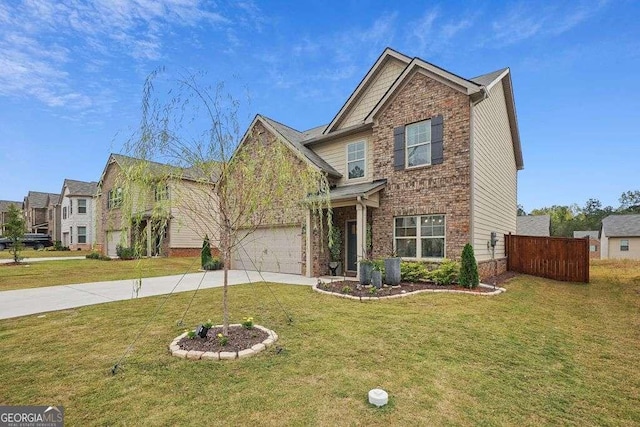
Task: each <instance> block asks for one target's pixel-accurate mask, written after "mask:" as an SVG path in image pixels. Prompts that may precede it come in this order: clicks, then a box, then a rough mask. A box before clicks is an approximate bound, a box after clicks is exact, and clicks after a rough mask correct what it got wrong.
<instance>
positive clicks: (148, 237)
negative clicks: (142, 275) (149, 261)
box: [147, 218, 153, 256]
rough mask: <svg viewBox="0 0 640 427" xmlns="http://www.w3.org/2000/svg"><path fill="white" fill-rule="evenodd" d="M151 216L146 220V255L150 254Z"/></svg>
mask: <svg viewBox="0 0 640 427" xmlns="http://www.w3.org/2000/svg"><path fill="white" fill-rule="evenodd" d="M152 253H153V252H151V218H149V219H148V220H147V256H151V254H152Z"/></svg>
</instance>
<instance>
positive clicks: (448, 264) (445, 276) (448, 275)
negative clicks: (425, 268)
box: [430, 259, 460, 285]
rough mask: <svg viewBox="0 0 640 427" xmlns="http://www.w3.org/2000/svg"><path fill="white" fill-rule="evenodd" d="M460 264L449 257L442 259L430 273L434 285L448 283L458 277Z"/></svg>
mask: <svg viewBox="0 0 640 427" xmlns="http://www.w3.org/2000/svg"><path fill="white" fill-rule="evenodd" d="M459 274H460V264H459V263H458V262H456V261H452V260H450V259H444V260H443V261H442V262H441V263H440V267H438V268H437V269H435V270H434V271H432V272H431V273H430V275H431V278H432V279H433V281H434V282H435V283H436V285H450V284H452V283H453V282H455V281H456V280H457V279H458V275H459Z"/></svg>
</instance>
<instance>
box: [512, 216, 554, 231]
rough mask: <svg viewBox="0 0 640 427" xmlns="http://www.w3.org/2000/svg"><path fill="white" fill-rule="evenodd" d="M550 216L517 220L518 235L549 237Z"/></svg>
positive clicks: (523, 217) (519, 218) (518, 218)
mask: <svg viewBox="0 0 640 427" xmlns="http://www.w3.org/2000/svg"><path fill="white" fill-rule="evenodd" d="M550 226H551V217H550V216H549V215H527V216H519V217H517V218H516V234H518V235H521V236H549V235H550Z"/></svg>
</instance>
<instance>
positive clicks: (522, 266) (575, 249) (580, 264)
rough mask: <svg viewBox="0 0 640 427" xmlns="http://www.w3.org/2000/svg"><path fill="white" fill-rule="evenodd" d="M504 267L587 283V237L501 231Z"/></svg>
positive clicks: (541, 275)
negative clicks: (525, 234)
mask: <svg viewBox="0 0 640 427" xmlns="http://www.w3.org/2000/svg"><path fill="white" fill-rule="evenodd" d="M504 242H505V255H506V256H507V270H509V271H516V272H518V273H524V274H531V275H532V276H539V277H546V278H549V279H554V280H563V281H565V282H584V283H589V239H588V238H587V239H572V238H567V237H536V236H518V235H513V234H505V235H504Z"/></svg>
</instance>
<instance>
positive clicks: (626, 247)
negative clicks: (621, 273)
mask: <svg viewBox="0 0 640 427" xmlns="http://www.w3.org/2000/svg"><path fill="white" fill-rule="evenodd" d="M628 250H629V240H627V239H622V240H620V251H622V252H626V251H628Z"/></svg>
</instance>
